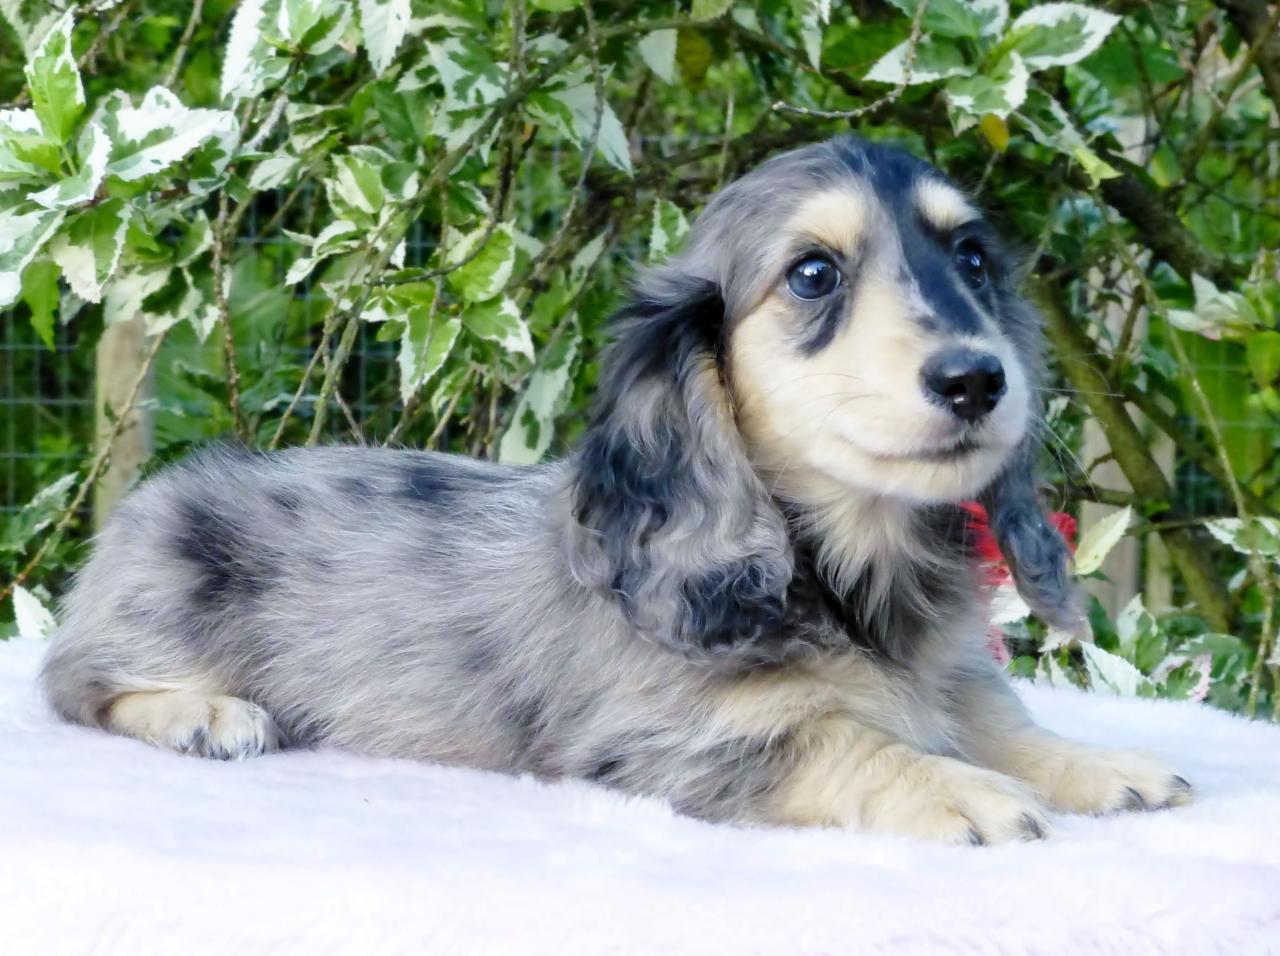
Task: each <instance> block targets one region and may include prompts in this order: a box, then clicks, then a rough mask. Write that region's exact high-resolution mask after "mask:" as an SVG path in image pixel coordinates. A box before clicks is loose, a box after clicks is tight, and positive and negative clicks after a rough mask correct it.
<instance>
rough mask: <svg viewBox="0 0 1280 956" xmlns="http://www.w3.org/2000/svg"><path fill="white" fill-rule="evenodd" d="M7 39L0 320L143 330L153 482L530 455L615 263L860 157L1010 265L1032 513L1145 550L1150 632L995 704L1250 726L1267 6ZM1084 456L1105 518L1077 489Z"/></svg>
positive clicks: (438, 8)
mask: <svg viewBox="0 0 1280 956" xmlns="http://www.w3.org/2000/svg"><path fill="white" fill-rule="evenodd" d="M0 12H3V15H4V18H5V20H6V21H7V29H6V30H3V31H0V99H4V100H9V101H10V106H9V108H7V109H5V110H3V111H0V309H7V310H8V311H7V312H3V313H0V314H3V316H4V318H3V321H6V322H21V323H24V324H29V325H30V327H31V328H32V330H33V334H35V335H37V336H39V338H41V339H43V340H44V341H45V342H49V343H52V342H53V340H54V337H55V333H57V332H58V329H59V326H63V327H65V328H66V329H67V330H71V332H72V333H74V334H78V335H79V337H80V345H79V346H78V347H79V348H82V349H85V350H87V349H91V348H92V345H93V341H94V340H95V338H96V336H97V335H98V334H99V332H100V330H101V329H102V328H103V327H104V326H108V327H109V326H111V325H112V324H114V323H118V322H122V321H126V320H131V319H135V318H137V319H139V320H140V321H142V322H143V323H145V326H146V329H147V330H148V331H149V332H150V333H151V334H152V335H153V336H154V339H153V341H154V343H155V344H154V347H153V349H152V355H151V361H153V362H154V365H155V389H154V394H153V397H151V398H147V399H145V400H146V401H148V402H150V403H151V405H152V410H153V412H154V416H155V422H156V433H157V443H158V449H157V457H158V460H165V459H168V458H171V457H174V456H175V455H177V454H180V453H181V452H182V451H183V450H185V449H186V448H187V447H189V446H190V444H191V443H193V442H198V441H203V440H208V439H211V438H216V437H219V436H223V435H227V434H232V433H233V434H236V435H238V436H239V437H240V439H241V440H243V441H246V442H248V443H250V444H252V445H255V446H259V447H272V446H275V445H277V444H280V443H301V442H317V441H321V440H329V439H330V438H333V437H335V436H342V437H349V436H352V435H354V436H356V437H357V438H359V439H360V440H365V441H371V442H382V441H392V442H405V443H410V444H416V445H433V446H437V447H448V448H451V449H454V450H458V451H465V452H469V453H472V454H480V455H488V456H494V457H497V458H500V459H502V460H506V461H512V462H528V461H534V460H537V459H538V458H540V457H542V456H544V455H546V454H548V453H554V452H557V451H559V450H562V449H563V448H564V447H565V445H566V444H567V443H568V442H570V441H572V439H573V437H574V435H575V434H576V433H577V431H578V430H579V429H580V428H581V425H582V416H583V408H584V404H585V399H586V396H587V395H588V394H589V393H590V390H591V386H592V383H593V379H594V375H595V358H596V356H597V354H598V349H599V347H600V344H601V339H602V321H603V318H604V317H605V316H606V315H607V313H608V311H609V309H610V307H611V306H612V305H613V304H615V303H616V301H617V298H618V295H619V292H620V290H621V288H622V287H623V285H624V283H625V281H626V279H627V276H628V275H629V274H630V272H631V269H632V263H634V262H637V261H654V260H660V259H662V258H664V257H665V256H667V255H669V254H670V253H671V252H672V250H673V249H675V248H676V247H677V246H678V245H679V242H680V241H681V237H682V236H683V234H684V231H685V229H686V228H687V222H688V220H689V219H690V218H692V216H694V215H695V214H696V212H697V210H698V208H699V207H700V206H701V204H702V203H703V202H704V201H705V200H706V199H707V197H708V196H709V195H710V194H711V193H713V192H714V191H715V189H716V188H717V187H718V186H719V185H720V184H722V183H724V182H725V181H727V180H729V179H731V178H733V177H734V176H736V175H739V174H740V173H741V172H743V171H744V170H746V169H749V168H751V167H752V166H754V165H755V164H756V163H758V162H759V161H761V160H762V159H763V158H764V157H766V156H768V155H769V154H771V153H772V152H775V151H777V150H779V149H783V148H787V147H791V146H795V145H799V144H802V143H805V142H810V141H814V140H818V139H821V138H824V137H827V136H829V135H832V134H833V133H836V132H839V131H842V130H848V129H850V128H852V129H854V130H856V131H857V132H859V133H861V134H862V135H864V136H867V137H870V138H874V139H885V140H893V141H897V142H899V143H902V144H904V145H905V146H907V147H908V148H910V149H912V150H914V151H915V152H917V153H919V154H921V155H924V156H926V157H928V158H929V159H930V160H931V161H932V162H933V163H935V164H936V165H938V166H939V167H941V168H942V169H944V170H945V171H947V172H948V173H949V174H951V175H952V176H953V177H954V178H955V179H957V180H958V181H959V182H961V183H964V184H967V185H968V186H970V187H971V188H972V189H973V190H974V192H975V194H976V196H977V198H978V200H979V201H980V202H981V203H982V204H983V206H985V207H986V208H987V209H988V210H989V211H990V212H991V213H992V215H993V217H994V218H995V219H996V220H997V221H998V222H999V223H1000V224H1001V226H1002V228H1003V229H1004V231H1005V232H1006V234H1007V235H1008V236H1009V237H1010V238H1011V239H1012V240H1013V241H1014V242H1015V243H1016V244H1019V245H1020V246H1021V247H1022V248H1023V249H1024V250H1025V251H1026V253H1027V255H1028V262H1029V264H1030V266H1031V267H1032V268H1031V277H1030V281H1029V287H1030V290H1031V292H1032V293H1033V295H1034V296H1035V297H1036V298H1037V300H1038V301H1039V302H1040V303H1041V304H1042V306H1043V309H1044V312H1045V315H1046V324H1047V329H1048V332H1049V337H1050V340H1051V344H1052V347H1053V357H1054V361H1055V374H1056V375H1057V384H1055V385H1054V386H1053V387H1054V388H1055V389H1057V391H1056V392H1055V394H1056V395H1058V398H1057V399H1055V400H1054V401H1053V402H1051V405H1050V418H1049V422H1048V424H1049V426H1050V427H1051V429H1052V431H1053V434H1054V435H1055V439H1054V441H1053V442H1052V443H1051V451H1052V452H1053V453H1054V454H1053V455H1052V458H1051V460H1050V461H1049V465H1050V474H1051V477H1052V479H1053V482H1054V484H1055V487H1056V492H1055V495H1056V502H1057V504H1059V505H1060V506H1061V507H1064V508H1068V509H1072V510H1074V509H1075V508H1076V507H1077V506H1078V505H1079V504H1080V503H1081V502H1086V501H1101V502H1104V503H1107V504H1113V505H1121V506H1125V507H1128V508H1130V509H1131V513H1130V515H1131V517H1130V518H1127V519H1126V521H1125V524H1124V526H1122V527H1119V528H1118V530H1117V529H1116V528H1112V531H1114V532H1116V534H1113V535H1110V536H1109V537H1115V536H1117V535H1118V534H1120V533H1124V532H1125V531H1126V529H1127V531H1128V533H1131V534H1136V535H1140V536H1141V537H1142V539H1143V540H1144V541H1147V542H1151V541H1155V540H1156V539H1158V540H1159V542H1160V545H1161V547H1162V549H1163V550H1164V552H1166V553H1167V554H1168V559H1169V563H1170V564H1171V566H1172V569H1173V574H1174V580H1175V590H1174V602H1173V603H1174V607H1173V609H1172V610H1171V612H1170V613H1168V614H1162V615H1161V616H1160V617H1156V616H1153V615H1152V614H1150V613H1148V612H1147V611H1146V610H1145V609H1144V608H1143V606H1142V604H1141V603H1135V604H1131V605H1130V607H1129V609H1128V610H1127V611H1125V613H1124V614H1123V615H1121V617H1120V619H1119V620H1118V621H1116V622H1109V621H1107V620H1105V618H1104V617H1097V616H1096V620H1095V630H1096V632H1097V644H1096V645H1095V646H1091V647H1084V648H1081V647H1079V646H1075V645H1073V644H1066V643H1063V642H1062V641H1061V640H1060V639H1058V638H1057V637H1056V636H1054V635H1050V634H1046V633H1045V632H1044V630H1043V628H1041V627H1040V626H1039V625H1038V624H1036V623H1035V622H1033V621H1028V622H1020V623H1014V624H1011V625H1010V633H1011V636H1012V637H1013V639H1014V640H1015V642H1016V649H1017V651H1018V656H1017V657H1016V658H1015V661H1014V663H1013V666H1014V668H1015V669H1016V670H1019V671H1021V672H1024V673H1027V674H1029V675H1032V674H1038V675H1041V678H1042V679H1046V680H1053V681H1058V680H1060V679H1061V680H1074V681H1077V682H1079V683H1081V684H1083V685H1086V686H1093V687H1100V688H1106V689H1109V690H1112V691H1114V692H1121V693H1138V694H1148V693H1161V694H1168V695H1171V696H1197V697H1198V696H1204V697H1207V698H1208V699H1210V700H1211V701H1213V702H1214V703H1217V704H1220V705H1222V706H1226V707H1231V708H1236V709H1247V710H1250V711H1253V710H1255V709H1257V708H1258V707H1259V706H1263V707H1265V708H1267V709H1270V708H1271V707H1273V706H1276V705H1277V704H1280V697H1278V696H1277V694H1276V693H1275V688H1276V686H1277V675H1278V674H1280V657H1277V656H1276V655H1277V651H1276V640H1275V636H1276V629H1277V615H1276V608H1275V594H1276V579H1277V567H1276V565H1277V555H1276V548H1275V541H1276V537H1277V531H1276V524H1275V514H1276V508H1277V504H1278V502H1280V491H1278V490H1277V488H1278V486H1280V481H1278V480H1277V479H1278V478H1280V454H1277V450H1276V449H1277V446H1278V445H1280V441H1278V429H1277V418H1278V416H1280V393H1278V392H1277V383H1278V378H1280V331H1277V328H1276V321H1277V318H1276V312H1277V304H1278V303H1280V292H1278V286H1277V255H1276V248H1277V244H1278V243H1277V239H1278V237H1280V217H1278V216H1277V215H1276V212H1275V210H1276V209H1277V208H1280V207H1278V205H1277V192H1278V191H1280V186H1278V183H1280V176H1277V169H1276V166H1277V163H1280V157H1278V156H1277V153H1276V150H1275V149H1274V132H1273V130H1274V125H1275V122H1276V119H1275V117H1276V110H1277V105H1278V104H1280V62H1278V60H1277V47H1276V45H1275V43H1274V42H1271V43H1270V44H1268V43H1266V38H1267V37H1268V35H1270V33H1271V31H1272V30H1273V29H1274V28H1275V22H1274V20H1275V17H1274V15H1272V14H1271V13H1270V11H1269V10H1268V8H1267V7H1266V5H1265V3H1263V2H1261V0H1257V2H1251V0H1230V2H1228V0H1216V2H1210V0H1195V2H1188V3H1180V4H1142V3H1134V2H1125V0H1106V2H1104V0H1093V2H1092V3H1091V4H1089V5H1086V4H1079V3H1024V2H1014V3H1012V4H1010V3H1006V0H975V2H961V0H929V2H927V3H926V2H919V0H889V2H876V0H859V2H856V3H851V4H848V5H843V4H834V3H831V2H830V0H758V2H738V3H735V2H732V0H692V2H691V3H687V2H680V3H675V2H669V0H661V2H658V0H637V2H630V3H625V4H624V3H617V2H609V3H606V2H599V0H597V2H588V0H527V2H525V0H512V2H508V3H498V2H486V0H359V2H358V3H350V2H343V0H241V2H239V3H235V2H232V0H203V2H200V0H195V2H189V0H187V2H183V0H93V2H86V3H82V4H79V5H75V6H70V7H69V6H66V5H65V3H61V2H53V3H30V2H24V0H3V2H0ZM64 334H65V333H64ZM1068 389H1069V390H1072V391H1068ZM353 396H354V397H357V398H358V399H359V400H358V401H356V402H355V403H354V405H353V402H352V398H353ZM1086 421H1088V422H1091V423H1093V424H1094V425H1096V427H1098V428H1099V429H1100V430H1101V432H1102V434H1103V436H1104V437H1105V439H1106V443H1107V444H1108V446H1109V448H1110V451H1109V452H1108V453H1107V454H1106V455H1105V456H1104V457H1105V458H1107V459H1109V460H1112V461H1114V463H1115V465H1116V466H1117V467H1118V469H1119V471H1120V473H1122V475H1123V478H1124V481H1125V483H1126V485H1127V487H1124V488H1120V487H1099V486H1098V483H1097V481H1096V478H1095V475H1096V469H1097V467H1098V465H1099V464H1100V462H1099V461H1082V460H1080V457H1079V453H1080V451H1081V449H1082V448H1083V447H1084V446H1083V445H1082V443H1081V432H1082V428H1083V426H1084V424H1085V422H1086ZM1157 442H1161V443H1166V444H1167V445H1169V446H1170V447H1171V448H1172V449H1173V454H1172V462H1170V461H1169V460H1167V459H1166V460H1162V459H1161V458H1160V457H1159V456H1158V455H1157V453H1156V452H1155V451H1153V444H1155V443H1157ZM83 451H84V456H85V461H86V465H85V468H84V470H83V472H82V473H81V474H80V475H79V476H77V477H76V478H74V479H58V480H57V481H54V479H56V478H58V476H57V475H56V474H54V475H50V474H45V473H39V472H38V471H37V470H35V469H33V470H31V471H30V472H29V473H28V474H27V477H26V478H25V479H24V480H25V481H26V482H27V485H28V487H26V489H25V493H24V500H25V499H26V498H30V499H31V504H30V506H29V507H28V508H27V509H26V510H25V511H22V512H19V513H16V514H15V515H14V516H13V517H12V519H11V520H10V521H9V522H8V526H7V527H6V528H5V529H4V531H3V534H0V566H3V567H4V569H5V571H6V572H7V574H8V576H10V577H14V578H15V579H18V583H20V584H23V585H24V590H23V591H22V592H20V594H22V595H26V596H27V597H31V596H33V595H34V594H35V593H37V591H38V588H39V587H40V586H42V585H43V586H47V587H48V588H49V589H50V590H52V591H56V590H57V589H58V587H59V586H60V584H61V582H62V580H63V572H64V569H65V567H66V566H67V564H68V562H69V561H70V560H72V559H73V557H74V554H75V552H74V549H73V548H72V547H71V546H70V545H68V544H67V543H66V540H67V535H66V534H65V532H70V534H71V538H70V540H71V541H74V540H75V539H76V536H78V535H80V534H82V533H83V530H84V529H83V528H82V527H81V522H82V514H83V509H82V508H79V507H78V506H80V505H82V504H83V502H84V500H85V493H87V490H88V488H89V487H90V486H91V485H92V483H93V481H94V480H96V478H97V477H98V476H99V474H100V473H101V470H102V466H103V465H104V461H103V460H102V459H101V456H100V455H95V451H94V449H91V448H84V449H83ZM1191 488H1195V489H1198V493H1197V494H1196V495H1195V496H1192V495H1190V494H1189V493H1188V491H1187V489H1191ZM1147 554H1148V558H1149V559H1151V560H1154V559H1153V558H1151V555H1152V554H1154V551H1153V550H1152V549H1151V548H1150V547H1149V548H1148V550H1147ZM1086 570H1095V569H1090V568H1086ZM33 588H35V589H37V591H33V590H32V589H33ZM40 593H44V596H45V597H47V596H48V594H47V592H40ZM27 597H23V598H22V600H23V601H24V602H26V601H27ZM25 606H26V607H28V608H29V607H30V606H31V605H30V604H29V603H27V604H26V605H25ZM25 617H26V619H27V620H28V622H30V621H31V620H32V618H31V615H30V614H27V615H25ZM31 626H33V627H34V626H36V625H35V624H32V625H31ZM1227 634H1232V635H1234V636H1233V637H1227V636H1225V635H1227Z"/></svg>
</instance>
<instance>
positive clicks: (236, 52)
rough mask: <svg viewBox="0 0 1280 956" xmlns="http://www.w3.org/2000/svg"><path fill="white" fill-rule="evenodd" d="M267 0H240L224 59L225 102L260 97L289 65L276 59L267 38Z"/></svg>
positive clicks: (232, 22)
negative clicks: (265, 29) (283, 68)
mask: <svg viewBox="0 0 1280 956" xmlns="http://www.w3.org/2000/svg"><path fill="white" fill-rule="evenodd" d="M266 23H267V0H240V4H239V6H237V7H236V12H235V16H234V17H232V19H231V33H230V35H229V36H228V37H227V48H226V52H225V53H224V54H223V57H222V99H223V100H239V99H248V98H252V97H255V96H260V95H261V94H262V92H263V91H264V90H265V89H266V86H267V84H268V83H269V82H270V80H271V79H272V77H273V76H277V75H279V74H280V73H281V64H283V63H285V62H287V61H284V60H282V59H281V58H280V57H276V56H273V53H272V48H271V45H270V44H269V43H268V42H267V40H266V37H265V35H264V27H265V26H266Z"/></svg>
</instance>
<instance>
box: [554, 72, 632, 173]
mask: <svg viewBox="0 0 1280 956" xmlns="http://www.w3.org/2000/svg"><path fill="white" fill-rule="evenodd" d="M597 103H598V101H597V100H596V89H595V82H594V81H593V80H591V79H590V78H589V77H588V76H587V75H586V74H585V72H577V73H575V74H573V75H572V76H570V77H569V78H567V79H566V80H565V85H564V86H562V87H561V88H559V89H552V90H545V91H542V92H539V93H534V94H533V95H532V96H530V97H529V113H530V115H532V116H534V117H535V118H536V119H539V120H541V121H543V122H546V123H549V124H550V125H552V126H554V127H555V128H556V129H557V130H559V131H560V133H561V134H563V135H564V136H566V137H568V138H569V139H571V140H574V141H575V142H577V143H579V144H581V145H582V146H583V147H585V146H587V145H588V143H589V142H590V139H591V131H592V128H593V126H594V124H595V120H596V112H597V109H598V108H599V109H601V110H602V112H601V113H600V130H599V135H598V137H597V139H596V143H595V145H596V148H597V149H598V150H599V152H600V155H601V156H602V157H603V158H604V160H605V162H607V163H609V164H610V165H611V166H613V167H615V168H617V169H620V170H621V171H622V172H624V173H627V174H630V173H631V149H630V147H629V146H628V145H627V134H626V132H625V131H624V130H623V128H622V123H621V122H620V121H619V120H618V116H617V114H616V113H614V111H613V107H611V106H610V105H609V104H608V102H605V103H604V104H601V105H600V106H598V105H597Z"/></svg>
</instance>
